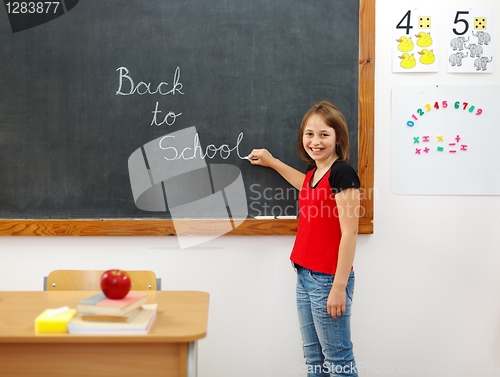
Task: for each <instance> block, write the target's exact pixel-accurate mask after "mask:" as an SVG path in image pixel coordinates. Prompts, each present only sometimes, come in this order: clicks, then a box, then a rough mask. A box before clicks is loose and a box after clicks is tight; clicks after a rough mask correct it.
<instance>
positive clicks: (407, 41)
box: [396, 37, 415, 52]
mask: <svg viewBox="0 0 500 377" xmlns="http://www.w3.org/2000/svg"><path fill="white" fill-rule="evenodd" d="M396 42H399V45H398V50H399V51H401V52H409V51H411V50H413V47H415V46H414V44H413V41H412V40H411V37H410V38H406V37H401V38H399V39H396Z"/></svg>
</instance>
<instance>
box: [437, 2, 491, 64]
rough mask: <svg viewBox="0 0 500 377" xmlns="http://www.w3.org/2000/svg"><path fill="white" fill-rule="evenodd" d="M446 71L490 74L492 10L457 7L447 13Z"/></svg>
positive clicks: (488, 8)
mask: <svg viewBox="0 0 500 377" xmlns="http://www.w3.org/2000/svg"><path fill="white" fill-rule="evenodd" d="M449 19H450V22H451V24H450V27H449V34H448V35H449V42H448V61H447V65H448V72H450V73H452V72H468V73H492V72H493V51H494V49H493V42H494V39H495V35H494V33H493V27H494V20H493V8H492V7H474V8H471V7H457V8H451V9H450V12H449Z"/></svg>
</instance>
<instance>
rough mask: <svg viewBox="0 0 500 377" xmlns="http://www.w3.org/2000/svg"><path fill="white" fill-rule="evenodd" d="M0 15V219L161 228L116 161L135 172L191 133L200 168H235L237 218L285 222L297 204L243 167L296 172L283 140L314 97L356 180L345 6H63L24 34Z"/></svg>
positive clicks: (354, 74) (326, 2)
mask: <svg viewBox="0 0 500 377" xmlns="http://www.w3.org/2000/svg"><path fill="white" fill-rule="evenodd" d="M4 3H5V4H6V8H5V12H0V40H1V43H0V55H1V56H2V64H1V70H0V98H1V101H0V174H1V176H2V179H1V183H0V218H3V219H23V218H25V219H81V218H85V219H127V218H134V219H142V218H145V219H147V218H170V217H171V213H170V209H169V208H168V204H166V205H165V208H161V209H159V208H153V209H154V210H151V209H149V210H145V209H144V208H142V209H141V208H139V207H140V206H139V207H138V205H137V197H136V196H137V195H135V194H134V192H133V186H134V183H133V182H132V181H133V180H134V178H133V177H132V176H131V173H130V171H129V170H130V166H129V159H130V157H131V155H133V154H134V152H137V151H139V152H142V153H143V154H144V160H145V164H146V168H147V169H149V168H150V166H148V159H147V157H148V156H147V150H146V147H145V146H146V145H147V144H148V143H150V142H152V141H154V140H159V139H160V138H162V137H165V136H166V135H169V134H170V135H171V134H173V133H175V132H179V131H182V130H186V129H189V128H192V127H195V129H196V137H195V139H194V140H193V149H194V150H195V151H197V152H198V153H199V155H200V156H201V155H203V157H204V160H205V162H206V163H207V165H208V166H210V165H211V164H228V165H231V166H236V167H237V168H238V169H239V172H240V179H241V180H242V182H243V186H244V188H245V192H246V199H247V209H248V217H250V218H251V217H255V216H259V215H278V216H279V215H296V214H297V212H296V198H297V193H296V192H295V191H294V190H292V189H290V186H289V185H288V184H287V183H286V182H285V181H284V180H283V179H282V178H281V177H280V176H279V175H277V174H276V173H275V172H274V171H272V170H270V169H266V168H262V167H256V166H252V165H250V164H249V162H248V161H247V160H245V159H243V157H244V156H246V155H247V154H248V153H249V152H250V151H251V150H252V149H253V148H267V149H269V150H270V151H271V152H272V153H273V154H274V155H275V156H276V157H278V158H280V159H281V160H283V161H285V162H287V163H289V164H291V165H292V166H294V167H296V168H298V169H302V170H303V169H305V168H306V165H305V163H303V162H301V161H300V160H299V159H298V157H297V153H296V144H297V131H298V128H299V126H300V122H301V119H302V116H303V114H304V113H305V111H307V109H308V108H310V107H311V106H312V105H313V104H314V102H316V101H319V100H323V99H326V100H330V101H332V102H334V103H335V104H336V105H337V106H338V107H339V108H340V109H341V111H342V112H343V113H344V115H345V116H346V118H347V121H348V124H349V127H350V137H351V144H352V150H351V160H350V164H351V165H352V166H353V167H354V168H355V169H358V80H359V77H358V71H359V27H360V26H359V13H360V4H359V2H358V1H352V0H344V1H333V0H315V1H303V0H278V1H268V0H252V1H248V0H231V1H226V0H209V1H207V0H192V1H185V0H184V1H178V0H172V1H165V0H126V1H103V0H85V1H80V2H78V1H75V0H73V1H66V2H64V1H62V0H61V1H60V4H61V6H62V11H63V13H61V14H60V15H58V16H57V17H53V18H52V19H49V20H44V21H43V22H41V21H40V22H38V23H39V24H37V25H35V26H32V25H28V24H29V20H28V21H26V19H24V21H22V22H21V21H19V19H18V18H16V15H15V14H12V3H11V4H9V6H7V1H4ZM54 3H59V2H54ZM58 11H60V10H58ZM27 13H29V12H28V11H27ZM24 16H25V18H26V17H27V16H26V15H24ZM19 17H21V16H19ZM23 25H24V26H23ZM26 25H28V26H29V27H28V26H26ZM196 143H198V144H196ZM139 152H137V153H139ZM170 152H171V153H174V152H173V151H172V150H170ZM177 152H178V153H179V154H180V152H182V151H177ZM170 156H172V154H170ZM186 156H188V154H187V153H185V154H184V156H183V157H186ZM149 163H151V161H149ZM174 175H175V174H174ZM200 179H202V178H200ZM190 184H191V185H193V184H195V183H193V182H190ZM165 186H166V185H165V184H160V186H158V190H159V191H158V192H157V197H162V198H163V199H165V198H166V197H167V196H168V193H167V192H166V189H165ZM201 212H203V211H201ZM194 216H195V217H196V213H195V214H194ZM203 216H204V213H200V214H199V217H203Z"/></svg>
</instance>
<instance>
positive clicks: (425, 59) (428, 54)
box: [418, 48, 436, 64]
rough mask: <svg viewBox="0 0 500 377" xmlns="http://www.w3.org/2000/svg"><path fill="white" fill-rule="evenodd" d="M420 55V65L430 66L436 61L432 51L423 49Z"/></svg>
mask: <svg viewBox="0 0 500 377" xmlns="http://www.w3.org/2000/svg"><path fill="white" fill-rule="evenodd" d="M418 54H419V55H420V59H419V61H420V63H422V64H432V63H434V62H435V61H436V57H435V56H434V50H430V51H429V50H427V49H426V48H424V49H423V50H422V51H419V53H418Z"/></svg>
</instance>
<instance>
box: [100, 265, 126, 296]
mask: <svg viewBox="0 0 500 377" xmlns="http://www.w3.org/2000/svg"><path fill="white" fill-rule="evenodd" d="M131 286H132V281H131V280H130V276H128V274H127V273H126V272H125V271H122V270H108V271H105V272H104V273H103V274H102V276H101V289H102V291H103V293H104V294H105V295H106V297H107V298H110V299H113V300H119V299H122V298H124V297H125V296H126V295H127V294H128V293H129V292H130V287H131Z"/></svg>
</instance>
